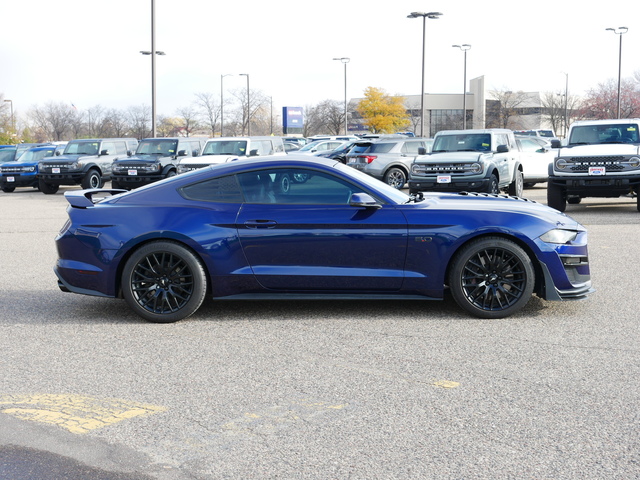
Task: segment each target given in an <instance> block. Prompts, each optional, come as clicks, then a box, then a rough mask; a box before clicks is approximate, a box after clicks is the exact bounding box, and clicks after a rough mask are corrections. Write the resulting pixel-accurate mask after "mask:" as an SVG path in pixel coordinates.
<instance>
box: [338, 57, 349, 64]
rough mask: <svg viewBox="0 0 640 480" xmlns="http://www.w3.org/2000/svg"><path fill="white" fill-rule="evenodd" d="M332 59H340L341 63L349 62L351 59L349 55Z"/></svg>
mask: <svg viewBox="0 0 640 480" xmlns="http://www.w3.org/2000/svg"><path fill="white" fill-rule="evenodd" d="M334 60H340V61H341V62H342V63H349V62H350V61H351V59H350V58H349V57H340V58H334Z"/></svg>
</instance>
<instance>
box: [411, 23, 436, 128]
mask: <svg viewBox="0 0 640 480" xmlns="http://www.w3.org/2000/svg"><path fill="white" fill-rule="evenodd" d="M440 15H442V13H440V12H428V13H423V12H411V13H410V14H409V15H407V18H418V17H422V91H421V95H420V97H421V99H420V136H421V137H424V117H425V115H424V63H425V52H426V49H427V18H431V19H433V20H435V19H438V18H440Z"/></svg>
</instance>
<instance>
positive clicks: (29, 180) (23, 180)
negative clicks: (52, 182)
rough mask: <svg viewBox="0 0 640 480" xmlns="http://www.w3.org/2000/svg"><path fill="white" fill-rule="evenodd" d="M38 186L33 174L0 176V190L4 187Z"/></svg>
mask: <svg viewBox="0 0 640 480" xmlns="http://www.w3.org/2000/svg"><path fill="white" fill-rule="evenodd" d="M36 185H38V177H37V176H36V175H35V174H31V175H20V174H5V175H2V176H0V188H4V187H35V186H36Z"/></svg>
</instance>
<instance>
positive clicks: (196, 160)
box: [182, 155, 245, 165]
mask: <svg viewBox="0 0 640 480" xmlns="http://www.w3.org/2000/svg"><path fill="white" fill-rule="evenodd" d="M241 158H245V157H239V156H238V155H200V156H199V157H192V158H189V159H188V160H182V163H188V164H198V165H213V164H218V163H226V162H232V161H234V160H240V159H241Z"/></svg>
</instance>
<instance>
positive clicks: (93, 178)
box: [80, 168, 102, 190]
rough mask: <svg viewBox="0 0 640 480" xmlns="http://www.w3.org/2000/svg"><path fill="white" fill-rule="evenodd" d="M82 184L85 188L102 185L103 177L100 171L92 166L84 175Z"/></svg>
mask: <svg viewBox="0 0 640 480" xmlns="http://www.w3.org/2000/svg"><path fill="white" fill-rule="evenodd" d="M80 185H81V186H82V188H83V189H85V190H87V189H90V188H100V187H102V177H101V176H100V172H98V171H97V170H95V169H93V168H92V169H91V170H89V171H88V172H87V174H86V175H85V176H84V178H83V179H82V182H81V183H80Z"/></svg>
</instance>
